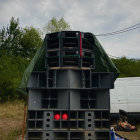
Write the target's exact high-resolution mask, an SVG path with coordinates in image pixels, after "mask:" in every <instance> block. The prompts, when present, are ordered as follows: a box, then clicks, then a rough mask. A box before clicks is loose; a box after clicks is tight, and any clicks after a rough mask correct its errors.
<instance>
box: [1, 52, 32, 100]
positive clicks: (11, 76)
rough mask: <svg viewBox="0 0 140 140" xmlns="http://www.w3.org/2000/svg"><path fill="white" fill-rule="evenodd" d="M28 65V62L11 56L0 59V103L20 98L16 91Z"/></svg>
mask: <svg viewBox="0 0 140 140" xmlns="http://www.w3.org/2000/svg"><path fill="white" fill-rule="evenodd" d="M28 63H29V60H27V59H24V58H22V57H20V56H14V55H12V54H10V55H8V56H7V55H3V56H1V57H0V93H1V94H0V102H4V101H7V100H14V99H18V98H20V94H19V93H18V92H17V90H16V89H17V87H18V85H19V84H20V81H21V77H22V74H23V72H24V70H25V68H26V67H27V65H28Z"/></svg>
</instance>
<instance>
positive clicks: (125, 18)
mask: <svg viewBox="0 0 140 140" xmlns="http://www.w3.org/2000/svg"><path fill="white" fill-rule="evenodd" d="M12 16H13V17H15V18H19V20H20V25H21V26H22V27H25V26H33V27H36V28H40V29H41V30H42V29H43V26H44V25H45V24H46V23H47V22H48V21H49V20H50V19H51V18H52V17H56V18H57V19H59V18H61V17H62V16H63V17H64V19H65V20H66V21H67V22H68V23H69V24H70V26H71V29H72V30H80V31H83V32H92V33H93V34H102V33H108V32H113V31H116V30H120V29H123V28H126V27H129V26H132V25H135V24H137V23H140V0H0V28H2V27H3V26H7V24H9V20H10V18H11V17H12ZM97 38H98V40H99V41H100V43H101V44H102V46H103V47H104V49H105V51H106V52H107V53H108V54H110V55H113V56H117V57H122V56H126V57H129V58H140V28H138V29H137V30H133V31H130V32H126V33H123V34H119V35H113V36H102V37H97Z"/></svg>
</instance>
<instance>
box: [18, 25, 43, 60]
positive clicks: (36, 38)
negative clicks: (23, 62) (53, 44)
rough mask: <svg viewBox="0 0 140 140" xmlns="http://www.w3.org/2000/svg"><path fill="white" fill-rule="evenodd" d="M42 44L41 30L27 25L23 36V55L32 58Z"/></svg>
mask: <svg viewBox="0 0 140 140" xmlns="http://www.w3.org/2000/svg"><path fill="white" fill-rule="evenodd" d="M41 44H42V38H41V36H40V33H39V31H38V30H37V29H35V28H33V27H26V28H25V29H24V30H23V36H22V38H21V49H20V53H21V56H23V57H26V58H32V57H33V56H34V54H35V53H36V51H37V49H38V48H39V47H40V46H41Z"/></svg>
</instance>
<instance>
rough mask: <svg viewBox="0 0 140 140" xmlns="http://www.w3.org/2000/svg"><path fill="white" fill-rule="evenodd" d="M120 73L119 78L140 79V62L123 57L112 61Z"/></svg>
mask: <svg viewBox="0 0 140 140" xmlns="http://www.w3.org/2000/svg"><path fill="white" fill-rule="evenodd" d="M112 60H113V62H114V63H115V65H116V66H117V68H118V69H119V71H120V76H119V77H140V60H139V59H128V58H126V57H122V58H121V59H112Z"/></svg>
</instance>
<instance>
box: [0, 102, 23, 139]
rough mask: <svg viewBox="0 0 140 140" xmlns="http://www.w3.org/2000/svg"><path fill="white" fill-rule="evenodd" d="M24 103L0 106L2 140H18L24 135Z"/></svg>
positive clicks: (10, 103) (0, 133) (0, 136)
mask: <svg viewBox="0 0 140 140" xmlns="http://www.w3.org/2000/svg"><path fill="white" fill-rule="evenodd" d="M23 117H24V102H23V101H13V102H7V103H4V104H0V140H17V139H18V137H19V136H20V135H21V134H22V124H23Z"/></svg>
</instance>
